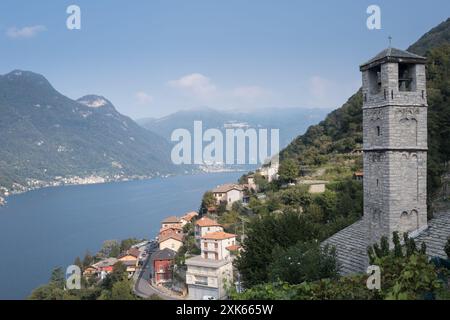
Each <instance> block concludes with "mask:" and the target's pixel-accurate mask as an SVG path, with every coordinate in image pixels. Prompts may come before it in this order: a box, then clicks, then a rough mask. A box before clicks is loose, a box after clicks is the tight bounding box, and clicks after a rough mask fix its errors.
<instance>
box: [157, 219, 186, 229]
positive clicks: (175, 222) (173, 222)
mask: <svg viewBox="0 0 450 320" xmlns="http://www.w3.org/2000/svg"><path fill="white" fill-rule="evenodd" d="M174 225H181V223H180V218H178V217H176V216H170V217H167V218H165V219H164V220H163V221H162V222H161V229H164V228H168V227H173V226H174Z"/></svg>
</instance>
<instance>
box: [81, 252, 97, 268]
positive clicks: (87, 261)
mask: <svg viewBox="0 0 450 320" xmlns="http://www.w3.org/2000/svg"><path fill="white" fill-rule="evenodd" d="M93 262H94V257H93V256H92V255H91V253H90V252H89V251H86V254H85V255H84V258H83V268H84V269H85V268H87V267H89V266H90V265H91V264H92V263H93Z"/></svg>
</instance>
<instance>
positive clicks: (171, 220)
mask: <svg viewBox="0 0 450 320" xmlns="http://www.w3.org/2000/svg"><path fill="white" fill-rule="evenodd" d="M178 222H180V218H178V217H176V216H170V217H167V218H165V219H164V220H163V221H162V223H178Z"/></svg>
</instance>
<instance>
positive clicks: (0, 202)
mask: <svg viewBox="0 0 450 320" xmlns="http://www.w3.org/2000/svg"><path fill="white" fill-rule="evenodd" d="M232 172H248V170H246V169H238V170H231V169H230V170H222V171H211V172H207V171H196V172H191V173H185V174H166V175H159V176H140V177H123V178H120V179H108V178H104V177H101V176H88V177H84V178H81V177H73V178H75V179H79V180H85V179H87V178H98V179H103V181H100V180H98V181H95V182H83V181H81V182H78V183H77V182H61V181H51V182H48V181H47V182H44V181H41V182H42V184H39V185H36V186H31V187H24V189H23V190H13V191H10V192H9V194H8V195H7V196H5V195H1V196H0V208H1V207H3V206H5V205H6V204H7V203H8V198H9V197H11V196H15V195H20V194H24V193H27V192H30V191H36V190H40V189H46V188H60V187H68V186H85V185H100V184H109V183H119V182H131V181H148V180H154V179H158V178H159V179H166V178H171V177H177V176H195V175H202V174H215V173H217V174H219V173H232ZM64 179H71V178H64Z"/></svg>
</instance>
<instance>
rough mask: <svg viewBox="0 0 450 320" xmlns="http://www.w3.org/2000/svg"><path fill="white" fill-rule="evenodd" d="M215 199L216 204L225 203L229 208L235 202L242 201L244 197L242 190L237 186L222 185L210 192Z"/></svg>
mask: <svg viewBox="0 0 450 320" xmlns="http://www.w3.org/2000/svg"><path fill="white" fill-rule="evenodd" d="M211 192H212V193H213V195H214V198H215V199H216V204H217V205H219V204H221V203H226V204H227V206H228V207H231V205H232V204H233V203H235V202H236V201H242V198H243V196H244V188H243V186H241V185H238V184H231V183H228V184H223V185H221V186H218V187H216V188H214V189H213V190H212V191H211Z"/></svg>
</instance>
